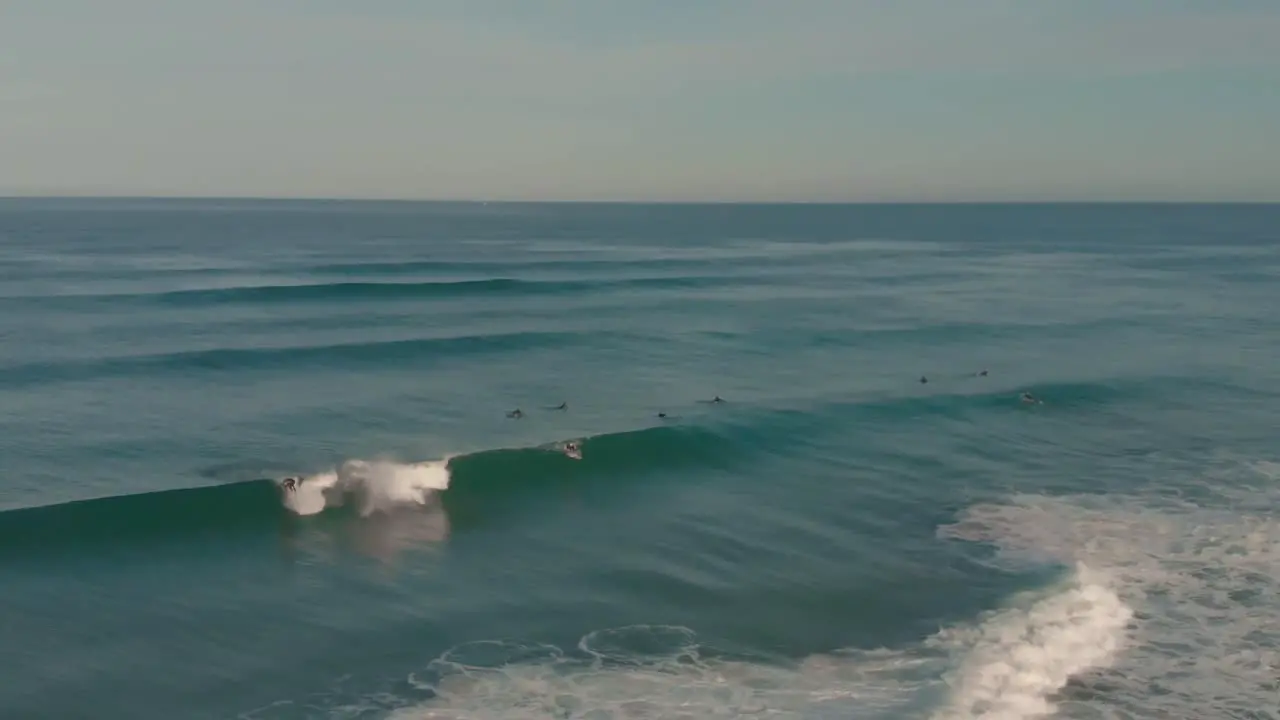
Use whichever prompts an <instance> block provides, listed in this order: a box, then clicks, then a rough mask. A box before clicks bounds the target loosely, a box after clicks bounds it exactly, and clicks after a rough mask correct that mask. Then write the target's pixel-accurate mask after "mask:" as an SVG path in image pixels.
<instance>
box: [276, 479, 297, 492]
mask: <svg viewBox="0 0 1280 720" xmlns="http://www.w3.org/2000/svg"><path fill="white" fill-rule="evenodd" d="M298 480H299V478H295V477H287V478H285V479H284V482H282V483H280V484H281V485H283V486H284V489H285V490H287V491H289V492H297V491H298Z"/></svg>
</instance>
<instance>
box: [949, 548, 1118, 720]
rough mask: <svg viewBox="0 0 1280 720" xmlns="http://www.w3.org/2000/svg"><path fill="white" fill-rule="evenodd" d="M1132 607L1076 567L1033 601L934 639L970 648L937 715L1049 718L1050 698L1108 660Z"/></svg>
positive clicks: (951, 718) (1089, 572)
mask: <svg viewBox="0 0 1280 720" xmlns="http://www.w3.org/2000/svg"><path fill="white" fill-rule="evenodd" d="M1132 617H1133V611H1132V610H1131V609H1130V608H1129V606H1128V605H1125V604H1124V602H1122V601H1121V600H1120V598H1119V597H1118V596H1117V595H1116V594H1115V593H1114V592H1113V591H1112V590H1111V589H1110V588H1108V587H1107V586H1106V584H1105V582H1104V581H1103V579H1102V578H1101V577H1100V576H1099V574H1098V573H1096V572H1094V571H1092V570H1090V569H1089V568H1088V567H1087V566H1085V565H1078V566H1077V568H1076V572H1075V574H1074V576H1073V578H1072V580H1071V582H1070V584H1069V586H1068V587H1067V588H1066V589H1065V590H1063V591H1061V592H1058V593H1055V594H1053V595H1051V596H1050V597H1047V598H1045V599H1043V600H1041V601H1040V602H1038V603H1036V604H1035V605H1033V606H1032V607H1031V608H1030V609H1027V610H1021V609H1011V610H1006V611H1004V612H1001V613H998V614H996V615H995V616H994V617H992V618H991V619H990V620H988V621H987V622H984V623H983V624H982V625H980V626H979V627H977V628H974V629H969V630H950V631H944V632H942V633H940V634H939V635H938V636H936V637H935V638H934V641H935V642H942V643H957V642H958V643H959V644H960V645H968V646H970V647H971V649H970V650H969V652H968V654H967V657H966V658H965V660H964V661H963V663H962V665H961V667H960V669H959V671H958V672H956V673H954V675H953V676H952V677H951V678H949V679H948V682H949V683H950V684H951V686H952V693H951V697H950V699H949V701H948V703H947V704H946V706H945V707H944V708H942V709H941V710H940V711H939V712H937V713H935V714H934V715H933V717H934V719H935V720H961V719H963V718H984V719H986V720H1024V719H1025V718H1034V717H1041V716H1045V715H1049V714H1051V713H1053V712H1054V710H1055V707H1054V706H1053V705H1052V704H1051V703H1050V702H1049V698H1050V697H1051V696H1052V695H1053V694H1054V693H1056V692H1057V691H1059V690H1060V689H1062V688H1063V687H1064V686H1066V684H1067V681H1068V680H1070V679H1071V678H1072V677H1073V676H1075V675H1077V674H1078V673H1081V672H1083V671H1085V670H1089V669H1091V668H1099V667H1104V666H1106V665H1108V664H1109V663H1110V662H1111V660H1112V659H1113V658H1114V657H1115V656H1116V653H1117V651H1118V650H1120V648H1121V645H1122V641H1123V639H1124V633H1125V626H1126V625H1127V624H1128V622H1129V620H1130V618H1132Z"/></svg>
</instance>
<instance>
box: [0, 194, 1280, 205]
mask: <svg viewBox="0 0 1280 720" xmlns="http://www.w3.org/2000/svg"><path fill="white" fill-rule="evenodd" d="M13 200H27V201H31V200H34V201H41V200H48V201H66V200H99V201H159V202H165V201H170V202H278V203H370V204H373V203H382V204H404V205H413V204H420V205H429V204H435V205H1280V199H1274V200H1259V199H1244V200H1209V199H1195V200H1192V199H1136V200H1119V199H979V198H971V199H959V200H957V199H950V200H936V199H935V200H929V199H919V200H786V199H776V200H679V199H648V200H643V199H625V198H619V199H564V198H560V199H556V198H546V199H513V198H429V197H424V198H407V197H355V196H352V197H344V196H322V195H317V196H295V195H143V194H139V195H128V194H123V195H88V194H85V195H75V194H70V195H62V194H6V193H0V201H13Z"/></svg>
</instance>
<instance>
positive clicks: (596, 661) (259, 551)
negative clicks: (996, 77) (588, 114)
mask: <svg viewBox="0 0 1280 720" xmlns="http://www.w3.org/2000/svg"><path fill="white" fill-rule="evenodd" d="M1277 308H1280V207H1276V206H1173V205H1163V206H1161V205H1153V206H1119V205H1117V206H1087V205H1080V206H1053V205H1044V206H1034V205H1021V206H653V205H536V204H530V205H520V204H514V205H505V204H399V203H388V204H377V203H345V202H241V201H226V202H216V201H200V202H196V201H192V202H179V201H123V200H116V201H107V200H103V201H90V200H59V201H32V200H5V201H0V407H2V408H3V413H2V414H0V459H2V460H0V461H2V463H3V474H2V475H0V716H2V717H4V718H14V719H19V718H60V719H61V718H67V719H70V718H130V719H136V718H253V719H255V720H256V719H265V718H397V719H399V720H406V719H413V718H583V719H591V720H602V719H604V718H632V719H639V718H706V717H750V718H938V719H940V720H941V719H951V718H989V719H992V720H1015V719H1020V718H1031V717H1040V716H1045V715H1052V716H1057V717H1064V718H1169V717H1187V718H1191V717H1195V718H1226V717H1236V718H1277V717H1280V709H1278V708H1277V701H1276V698H1277V697H1280V685H1278V684H1277V683H1278V681H1277V677H1280V624H1278V623H1277V622H1276V617H1277V613H1280V579H1278V578H1280V520H1278V519H1277V517H1276V515H1275V506H1276V505H1275V503H1276V501H1277V500H1278V499H1280V488H1278V487H1277V482H1280V445H1277V434H1276V431H1277V427H1280V361H1278V360H1277V358H1280V311H1278V310H1277ZM982 370H986V371H988V372H987V374H986V375H981V374H979V371H982ZM921 376H926V377H927V378H928V382H927V383H921V382H920V378H921ZM1024 391H1028V392H1031V393H1033V394H1034V395H1035V396H1036V397H1038V398H1040V399H1041V400H1042V403H1040V404H1028V403H1023V402H1021V401H1020V397H1019V396H1020V393H1022V392H1024ZM716 396H720V397H721V398H723V399H724V401H725V402H722V403H707V402H704V401H706V400H709V399H711V398H714V397H716ZM562 402H566V403H567V408H566V409H563V410H555V409H551V408H554V407H555V406H557V405H559V404H560V403H562ZM516 407H519V408H521V409H522V410H523V411H524V413H525V416H524V417H523V418H520V419H509V418H508V417H506V413H507V412H508V411H509V410H511V409H513V408H516ZM659 413H665V414H666V417H659V415H658V414H659ZM574 439H576V440H579V441H580V443H581V447H582V453H583V457H582V459H581V460H574V459H571V458H569V457H567V456H565V455H564V454H562V453H560V452H559V449H558V447H559V446H558V445H557V443H560V442H563V441H566V440H574ZM289 475H301V476H304V477H305V478H306V479H305V480H304V482H303V486H302V488H301V489H300V490H299V491H298V493H297V494H296V495H290V494H288V493H287V492H285V491H283V490H282V489H281V488H280V487H279V486H278V485H277V483H278V482H279V481H280V480H281V479H282V478H284V477H285V476H289Z"/></svg>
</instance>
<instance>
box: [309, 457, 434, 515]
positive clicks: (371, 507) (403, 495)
mask: <svg viewBox="0 0 1280 720" xmlns="http://www.w3.org/2000/svg"><path fill="white" fill-rule="evenodd" d="M448 487H449V461H448V459H445V460H437V461H429V462H421V463H410V464H405V463H397V462H391V461H387V460H375V461H366V460H348V461H347V462H345V463H343V464H342V465H341V466H339V467H338V468H337V469H336V470H332V471H328V472H323V473H318V474H316V475H310V476H307V477H304V478H303V479H302V482H301V483H300V484H299V486H298V489H297V491H296V492H293V493H286V494H285V498H284V504H285V507H287V508H289V509H290V510H292V511H293V512H295V513H297V514H299V515H314V514H316V513H319V512H321V511H323V510H324V509H325V508H326V507H334V506H339V505H343V504H345V502H346V501H347V500H348V499H354V500H355V501H356V502H357V503H358V507H359V510H360V514H361V515H363V516H368V515H371V514H373V513H375V512H388V511H390V510H392V509H394V508H396V507H402V506H405V505H425V504H427V503H428V502H430V501H431V499H432V497H433V496H434V495H435V494H436V493H438V492H440V491H442V490H445V489H447V488H448Z"/></svg>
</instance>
